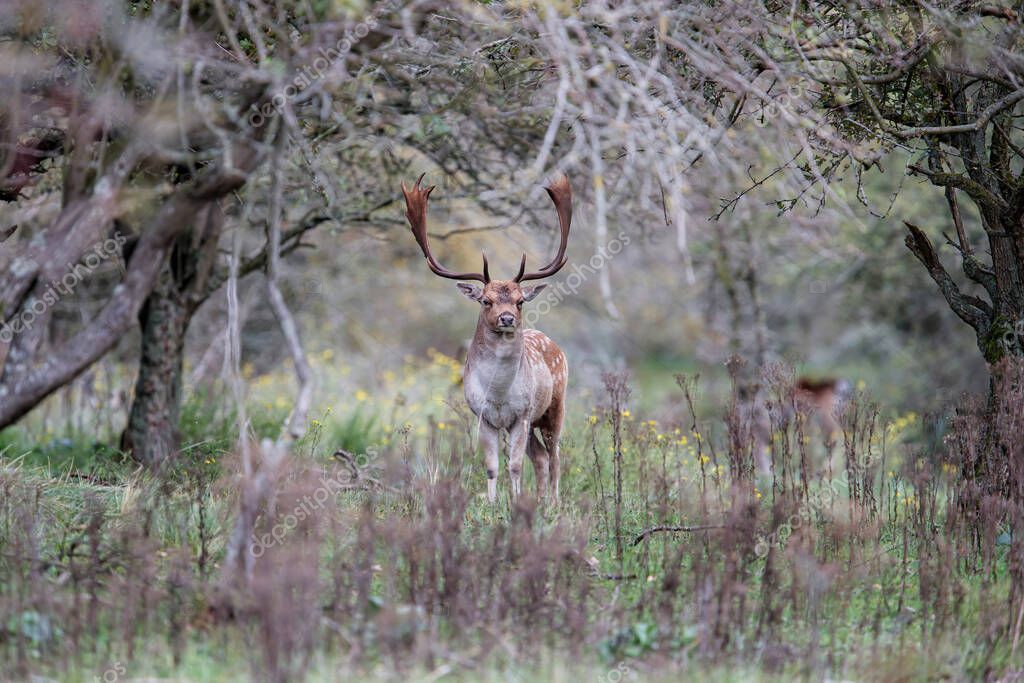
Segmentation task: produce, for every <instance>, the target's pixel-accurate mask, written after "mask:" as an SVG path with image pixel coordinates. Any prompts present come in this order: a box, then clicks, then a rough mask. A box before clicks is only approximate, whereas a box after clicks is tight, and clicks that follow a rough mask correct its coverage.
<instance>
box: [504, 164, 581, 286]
mask: <svg viewBox="0 0 1024 683" xmlns="http://www.w3.org/2000/svg"><path fill="white" fill-rule="evenodd" d="M544 189H545V190H547V193H548V196H549V197H551V201H552V202H554V204H555V210H556V211H557V212H558V225H559V227H560V228H561V230H562V240H561V243H560V244H559V245H558V253H557V254H555V258H554V259H552V261H551V263H549V264H547V265H546V266H544V267H543V268H541V269H540V270H538V271H535V272H532V273H524V272H523V271H525V270H526V254H523V260H522V262H521V263H520V264H519V274H518V275H517V276H516V282H523V281H525V280H540V279H541V278H545V277H550V276H552V275H554V274H555V273H557V272H558V271H559V270H561V269H562V266H564V265H565V264H566V262H568V260H569V259H568V257H567V256H566V255H565V248H566V247H567V246H568V244H569V225H570V224H571V223H572V188H571V187H569V179H568V178H567V177H566V176H564V175H563V176H562V177H560V178H558V179H556V180H554V181H553V182H552V183H551V184H550V185H549V186H547V187H545V188H544Z"/></svg>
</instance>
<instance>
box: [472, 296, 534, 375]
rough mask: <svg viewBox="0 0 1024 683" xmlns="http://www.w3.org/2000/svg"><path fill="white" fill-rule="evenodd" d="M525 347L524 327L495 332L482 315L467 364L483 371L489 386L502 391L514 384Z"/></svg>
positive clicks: (478, 370)
mask: <svg viewBox="0 0 1024 683" xmlns="http://www.w3.org/2000/svg"><path fill="white" fill-rule="evenodd" d="M523 349H524V341H523V330H522V328H517V329H516V331H515V332H495V331H493V330H492V329H491V328H490V327H488V326H487V324H486V323H485V322H484V319H483V316H482V315H481V317H480V319H479V320H478V321H477V324H476V334H475V335H473V343H472V345H471V346H470V349H469V363H468V365H469V366H470V367H471V368H472V369H473V370H475V371H477V372H482V373H483V375H484V376H483V377H482V379H483V380H484V384H486V385H488V386H489V387H490V392H492V393H494V394H501V393H503V392H505V391H507V390H508V388H509V387H511V386H512V383H513V381H515V378H516V375H517V374H518V373H519V366H520V365H521V364H522V362H523Z"/></svg>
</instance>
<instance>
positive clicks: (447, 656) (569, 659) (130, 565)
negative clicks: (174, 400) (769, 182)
mask: <svg viewBox="0 0 1024 683" xmlns="http://www.w3.org/2000/svg"><path fill="white" fill-rule="evenodd" d="M1020 378H1021V374H1020V368H1013V367H1010V366H1007V367H1006V368H1004V369H1003V371H1002V373H1001V374H1000V379H999V382H1000V384H999V388H1000V392H999V396H1000V397H1001V398H1000V400H999V401H997V402H995V403H994V404H992V405H989V404H986V403H984V402H982V403H978V402H977V401H974V402H968V403H966V404H965V405H964V406H962V407H961V408H960V409H959V410H958V411H957V412H956V413H955V415H953V418H952V420H951V421H950V425H951V426H950V430H949V433H948V434H947V436H946V437H945V439H944V440H933V441H932V442H930V443H924V442H922V444H924V445H927V446H929V447H930V450H924V445H922V444H915V443H913V442H908V441H906V440H905V439H903V436H902V435H901V433H905V432H906V431H907V430H911V429H914V426H915V425H916V423H917V420H916V419H912V418H901V419H900V420H897V421H887V420H884V419H883V418H882V416H881V413H880V411H879V408H878V407H877V406H874V405H872V404H870V403H869V402H868V401H867V400H866V399H865V398H864V397H863V396H858V397H856V398H855V399H854V400H853V401H852V402H851V403H850V404H849V405H848V406H847V407H846V409H845V410H844V412H843V414H842V416H841V420H840V422H841V424H842V426H843V432H842V434H840V435H836V436H835V437H834V438H829V437H827V436H825V435H821V434H820V433H816V432H815V429H814V427H813V426H812V425H811V424H810V422H809V421H808V419H807V416H806V415H804V414H802V413H801V411H800V409H799V407H798V406H796V405H794V404H793V403H792V398H791V397H792V391H791V389H792V384H791V382H792V375H791V373H789V372H788V371H786V370H785V369H783V368H769V369H768V370H767V371H766V372H765V373H764V375H763V377H762V378H761V382H762V385H763V386H764V387H766V388H767V392H766V393H767V395H769V396H771V397H772V398H771V399H770V401H769V405H768V413H769V415H770V418H771V419H770V422H771V430H770V431H771V437H770V440H769V442H768V446H767V447H768V453H767V456H768V460H769V462H770V469H769V472H768V473H767V474H758V471H759V470H758V467H757V466H756V461H757V457H758V456H759V454H758V453H757V452H756V451H755V449H757V448H760V447H761V445H760V443H759V441H758V439H756V438H754V430H753V428H752V425H751V424H749V423H748V422H747V418H745V417H744V413H743V412H742V411H740V410H738V409H737V405H738V404H739V403H740V402H741V401H742V400H744V397H743V396H742V395H741V392H740V391H739V389H737V388H734V392H733V397H732V399H731V400H730V402H729V404H728V405H727V406H725V407H723V409H722V411H721V413H722V418H721V419H720V420H714V421H705V422H700V421H698V419H697V417H696V416H697V415H698V414H699V412H700V411H698V410H697V409H696V407H695V406H694V402H695V401H694V396H695V391H696V386H697V385H696V382H695V380H694V379H692V378H686V377H680V378H679V387H680V392H679V396H678V401H677V402H675V403H674V404H673V405H672V406H671V407H667V408H666V410H665V411H663V412H662V413H661V414H659V415H658V416H657V417H656V418H653V417H649V416H640V415H634V414H633V413H632V412H631V410H630V407H629V396H630V391H629V386H628V381H627V378H625V377H624V376H621V375H614V376H612V375H609V376H607V377H606V378H605V384H606V389H607V394H606V396H605V397H604V398H603V399H602V401H601V402H600V403H599V405H595V406H592V411H588V412H587V413H582V412H581V413H576V414H572V415H570V419H569V429H568V431H567V433H566V435H565V438H564V445H563V452H564V453H565V456H564V458H563V461H564V463H565V465H564V466H565V468H566V472H565V475H564V477H563V483H564V486H563V491H562V500H561V501H560V502H558V503H557V504H555V503H550V502H538V501H535V500H533V499H532V498H531V497H530V496H529V495H527V496H525V497H524V498H523V499H521V500H519V501H515V502H512V501H510V500H508V498H507V497H502V499H501V502H500V505H499V506H497V507H493V508H492V507H491V506H489V505H488V504H487V503H486V500H485V499H484V497H483V495H482V494H483V491H484V490H485V480H484V475H483V471H482V467H481V466H480V462H479V458H478V457H477V456H476V455H475V453H474V449H473V445H472V442H471V424H470V423H469V421H466V422H465V423H464V422H462V421H461V420H462V419H463V418H464V417H465V416H462V418H460V416H459V415H458V414H455V413H453V414H450V415H447V416H444V415H440V414H437V413H431V414H430V415H429V416H427V419H426V422H427V425H428V426H427V429H426V432H425V433H422V434H417V431H418V430H417V429H414V428H412V427H410V426H408V425H406V426H404V427H402V428H400V429H398V430H392V431H390V432H387V431H384V430H381V431H379V432H378V431H377V430H375V428H374V427H373V425H374V424H379V423H383V422H384V421H385V420H386V421H387V423H388V424H389V425H390V424H391V423H395V422H396V421H397V420H396V418H395V416H394V414H393V413H392V414H386V415H383V416H381V417H380V418H379V422H377V421H372V422H371V421H370V419H371V418H369V417H366V418H363V417H359V418H352V417H351V415H353V414H356V413H348V414H347V415H342V416H341V417H340V418H331V417H330V416H327V415H325V416H324V421H323V423H321V421H318V422H317V423H316V424H315V425H314V429H315V430H316V435H315V436H313V437H310V438H309V440H308V441H307V442H306V443H305V447H304V448H303V449H299V451H300V454H298V455H293V456H292V457H291V458H290V459H288V460H287V461H286V462H285V463H284V465H283V466H282V467H281V468H280V469H275V470H274V471H273V472H269V471H265V472H263V476H264V480H263V481H264V484H265V485H264V486H263V488H262V489H261V490H263V491H264V492H265V494H266V495H265V496H264V497H262V498H260V500H259V503H258V515H257V518H256V520H255V527H254V530H253V533H252V538H251V539H250V545H251V547H252V548H253V549H254V559H253V563H252V565H251V571H250V572H249V573H245V572H239V571H238V569H237V567H236V566H235V565H233V564H230V563H228V562H226V561H225V553H226V546H227V544H228V540H229V532H230V530H231V528H232V525H233V523H234V518H235V514H236V511H237V509H238V505H239V492H240V491H242V490H247V489H246V487H247V486H248V483H247V482H246V481H245V480H244V478H243V476H242V475H241V473H240V468H239V467H238V466H237V461H236V458H235V456H234V455H233V453H232V452H231V450H230V449H229V448H227V447H226V444H228V443H230V438H231V436H230V435H231V430H230V429H229V428H228V427H226V426H225V425H227V424H228V423H229V422H230V419H231V417H230V416H229V415H223V416H221V417H222V418H223V419H221V418H218V419H212V420H208V421H204V419H205V418H204V416H209V415H211V413H210V412H208V411H201V410H186V411H185V412H184V421H185V422H186V423H187V422H188V421H190V420H191V421H192V424H191V427H189V428H188V429H189V430H191V431H190V432H189V436H188V439H189V440H190V443H191V444H192V445H191V446H190V450H187V451H186V452H185V453H183V455H182V462H183V463H184V464H182V465H181V466H180V467H179V468H177V469H175V470H173V471H168V472H166V473H164V474H163V475H162V476H161V477H160V478H159V479H156V478H153V477H152V476H150V475H147V474H146V473H142V472H135V471H128V470H127V469H125V470H123V471H122V472H121V474H120V479H119V480H117V481H114V482H109V481H108V482H98V481H90V480H80V479H73V478H68V477H60V476H59V475H58V473H55V472H53V471H51V470H47V469H42V468H39V467H37V466H35V465H32V464H28V463H26V462H25V461H24V460H17V459H12V458H11V457H10V455H11V454H10V453H8V454H5V456H4V461H3V467H2V469H0V494H2V498H0V576H2V577H3V578H2V582H0V657H2V660H3V662H4V663H5V666H3V667H2V668H3V670H4V671H5V672H10V673H9V674H8V675H9V676H11V677H12V678H26V677H28V676H29V675H30V674H43V675H49V676H53V677H56V678H58V679H60V680H70V679H74V678H76V677H78V678H83V679H88V680H92V677H94V676H100V677H102V676H103V675H104V673H107V672H110V671H115V672H116V671H121V670H123V671H124V673H123V674H118V675H119V676H120V675H123V676H127V677H138V676H143V675H150V674H157V675H172V674H173V675H185V676H190V677H192V678H194V679H197V680H198V679H203V680H206V679H210V680H214V679H215V680H221V679H224V680H238V679H239V678H243V679H244V678H252V679H255V680H273V681H296V680H303V679H306V678H308V679H309V680H331V679H332V678H331V677H332V676H334V677H338V676H343V677H345V678H379V677H395V676H403V677H409V676H413V677H419V676H422V677H424V678H429V679H431V680H436V679H437V678H440V677H443V676H449V677H452V678H455V679H467V680H477V679H484V678H486V677H488V676H491V675H493V674H494V672H500V671H508V670H513V669H516V670H519V671H537V672H547V673H546V674H543V675H551V676H556V675H562V674H558V671H562V672H566V671H573V670H578V671H586V672H590V673H593V672H595V671H596V672H598V674H597V675H598V676H599V677H600V678H602V679H603V680H609V681H611V680H613V679H615V677H616V676H622V675H627V674H628V675H631V676H642V677H650V678H657V677H660V676H664V677H666V678H670V677H672V676H677V675H679V674H680V673H687V672H688V673H689V674H690V675H697V674H698V672H700V673H701V675H704V674H708V675H710V674H709V673H708V672H712V673H713V672H719V674H720V675H724V674H721V672H723V671H740V672H746V674H745V675H750V673H751V672H759V673H758V675H764V676H769V677H771V676H777V677H779V678H780V679H786V680H789V679H791V678H792V677H795V676H799V677H806V678H810V679H815V680H820V679H823V678H825V677H847V678H855V679H860V678H871V679H880V678H886V679H900V680H915V679H916V680H930V679H934V678H939V677H943V678H947V679H978V678H993V679H994V678H997V677H999V676H1001V675H1011V674H1013V672H1015V671H1019V670H1020V668H1021V667H1022V666H1024V654H1022V647H1024V646H1022V644H1021V643H1020V640H1021V614H1022V610H1021V606H1022V605H1024V602H1022V598H1024V595H1022V593H1021V586H1022V585H1024V584H1022V578H1024V577H1022V572H1024V561H1022V558H1024V553H1022V545H1021V544H1022V542H1024V533H1022V531H1024V530H1021V529H1020V528H1019V527H1020V525H1021V524H1022V523H1024V521H1022V520H1024V514H1022V510H1021V501H1022V493H1024V464H1022V463H1024V452H1022V450H1024V445H1022V440H1021V438H1020V437H1021V436H1022V435H1024V429H1022V427H1024V424H1021V421H1022V420H1024V393H1022V389H1021V384H1022V383H1021V382H1020ZM989 414H991V415H993V416H994V419H989V417H988V415H989ZM439 417H444V421H442V420H440V419H438V418H439ZM332 419H333V421H330V420H332ZM353 420H354V421H353ZM459 425H463V426H462V427H460V426H459ZM269 428H270V424H269V423H268V429H269ZM203 437H206V438H203ZM357 438H358V439H361V441H359V443H358V444H357V443H356V441H355V439H357ZM833 441H834V443H833ZM200 442H205V443H208V444H213V445H212V446H210V447H209V448H206V447H204V446H199V445H196V444H197V443H200ZM332 454H333V455H334V457H332ZM210 461H213V462H210ZM189 463H191V464H189ZM965 474H966V475H967V476H965ZM256 476H260V472H257V475H256ZM504 483H505V484H506V486H503V490H504V491H507V482H504ZM524 490H526V491H529V490H532V489H531V488H530V487H529V485H528V484H524ZM225 654H227V656H229V658H230V659H231V661H233V662H235V667H236V670H234V671H232V670H230V669H231V667H225V666H221V665H217V664H215V663H214V662H216V661H217V660H218V658H219V657H222V656H224V655H225ZM239 666H241V667H242V670H243V673H239V672H238V670H237V667H239ZM116 667H120V668H116ZM623 672H625V673H623ZM566 675H568V674H566Z"/></svg>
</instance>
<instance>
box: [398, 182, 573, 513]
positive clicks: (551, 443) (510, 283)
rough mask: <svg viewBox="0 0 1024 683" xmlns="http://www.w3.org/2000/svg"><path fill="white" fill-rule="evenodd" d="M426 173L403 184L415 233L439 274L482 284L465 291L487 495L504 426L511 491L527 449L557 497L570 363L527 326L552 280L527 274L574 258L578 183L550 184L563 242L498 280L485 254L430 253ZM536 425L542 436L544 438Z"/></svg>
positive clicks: (549, 270)
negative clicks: (473, 265)
mask: <svg viewBox="0 0 1024 683" xmlns="http://www.w3.org/2000/svg"><path fill="white" fill-rule="evenodd" d="M422 180H423V176H420V177H419V180H417V181H416V184H415V185H414V186H413V187H412V189H407V188H406V187H405V184H404V183H403V184H402V193H403V194H404V195H405V205H406V217H407V218H408V219H409V225H410V226H411V227H412V234H413V235H414V236H415V237H416V241H417V242H418V243H419V245H420V249H422V250H423V256H424V257H426V259H427V265H428V266H429V267H430V270H432V271H433V272H434V273H435V274H436V275H440V276H441V277H445V278H449V279H452V280H476V281H478V282H480V283H482V286H481V285H472V284H468V283H466V282H460V283H459V284H458V285H457V286H458V288H459V291H461V292H462V293H463V294H465V295H466V296H467V297H469V298H470V299H473V300H474V301H477V302H479V303H480V307H481V308H480V317H479V319H478V320H477V324H476V334H475V335H474V336H473V342H472V343H471V344H470V347H469V353H468V355H467V357H466V367H465V369H464V371H463V389H464V392H465V395H466V402H467V403H468V404H469V407H470V409H471V410H472V411H473V413H474V414H475V415H476V417H477V427H478V430H479V438H480V444H481V446H482V448H483V452H484V463H485V465H486V467H487V499H488V500H489V501H490V502H491V503H494V502H495V501H496V500H497V497H498V481H497V477H498V454H499V451H500V449H501V434H502V432H503V431H507V432H508V435H509V453H508V471H509V475H510V476H511V478H512V497H513V499H514V498H517V497H518V496H519V495H520V494H521V485H520V476H521V475H522V469H523V456H524V455H527V454H528V455H529V456H530V461H531V462H532V463H533V471H534V472H535V473H536V477H537V496H538V498H541V497H543V496H545V495H546V492H547V486H548V479H549V478H550V484H551V490H552V493H553V496H554V498H555V499H556V500H557V498H558V481H559V478H560V459H561V456H560V453H559V446H558V440H559V437H560V436H561V433H562V419H563V417H564V416H565V387H566V382H567V381H568V372H569V368H568V365H567V363H566V360H565V354H564V353H562V350H561V349H560V348H558V345H557V344H555V342H553V341H551V340H550V339H548V337H547V336H545V335H544V334H543V333H541V332H539V331H537V330H533V329H523V316H522V310H523V303H524V302H526V301H531V300H532V299H534V298H535V297H536V296H537V295H538V294H540V292H541V290H543V289H544V288H545V287H546V286H547V285H545V284H539V285H535V286H532V287H527V286H523V285H522V283H524V282H526V281H528V280H540V279H542V278H546V277H550V276H552V275H554V274H555V273H557V272H558V271H559V270H561V268H562V267H563V266H564V265H565V264H566V261H568V258H567V257H566V255H565V248H566V246H567V245H568V242H569V224H570V222H571V221H572V190H571V189H570V187H569V180H568V178H566V177H565V176H562V177H560V178H559V179H558V180H556V181H554V182H552V183H551V185H550V186H548V187H546V188H545V189H546V190H547V193H548V195H549V196H550V197H551V201H552V202H554V204H555V210H556V211H557V213H558V223H559V226H560V227H561V232H562V235H561V242H560V244H559V246H558V253H557V254H556V255H555V258H554V259H553V260H552V261H551V262H550V263H548V264H547V265H546V266H544V267H543V268H541V269H540V270H538V271H535V272H529V273H528V272H526V254H523V259H522V261H520V263H519V273H518V274H517V275H516V276H515V278H513V279H511V280H492V279H491V276H490V273H489V272H488V269H487V255H486V254H484V255H483V260H484V269H483V272H482V273H455V272H453V271H450V270H448V269H447V268H445V267H444V266H442V265H441V264H440V263H438V261H437V259H435V258H434V256H433V255H432V254H431V253H430V244H429V242H428V240H427V199H428V198H429V197H430V192H431V191H432V190H433V189H434V188H433V187H428V188H426V189H423V188H421V187H420V182H421V181H422ZM534 430H537V431H539V432H540V434H541V438H540V439H538V438H537V434H536V433H535V431H534Z"/></svg>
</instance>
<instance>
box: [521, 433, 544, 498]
mask: <svg viewBox="0 0 1024 683" xmlns="http://www.w3.org/2000/svg"><path fill="white" fill-rule="evenodd" d="M526 454H527V455H529V456H530V462H531V463H533V474H534V476H536V478H537V498H538V499H541V498H543V497H544V496H545V495H546V494H547V488H548V449H546V448H544V444H543V443H541V440H540V439H538V438H537V435H536V434H534V432H533V427H530V444H529V446H527V447H526Z"/></svg>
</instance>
